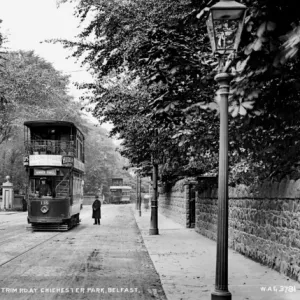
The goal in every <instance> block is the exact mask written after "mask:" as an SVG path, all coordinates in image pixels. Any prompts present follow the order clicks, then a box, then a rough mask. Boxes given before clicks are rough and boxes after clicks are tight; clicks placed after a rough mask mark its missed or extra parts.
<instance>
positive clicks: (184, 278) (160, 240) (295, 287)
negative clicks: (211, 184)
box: [132, 206, 300, 300]
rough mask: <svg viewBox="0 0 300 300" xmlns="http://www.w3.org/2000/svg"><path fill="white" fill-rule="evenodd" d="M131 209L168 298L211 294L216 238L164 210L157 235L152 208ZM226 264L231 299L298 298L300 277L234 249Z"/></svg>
mask: <svg viewBox="0 0 300 300" xmlns="http://www.w3.org/2000/svg"><path fill="white" fill-rule="evenodd" d="M132 209H133V211H134V216H135V219H136V222H137V224H138V227H139V229H140V232H141V234H142V237H143V239H144V243H145V246H146V248H147V250H148V252H149V254H150V257H151V259H152V261H153V263H154V266H155V269H156V271H157V272H158V273H159V276H160V279H161V282H162V285H163V288H164V291H165V293H166V295H167V298H168V300H194V299H195V300H196V299H197V300H209V299H211V292H212V291H213V290H214V283H215V267H216V242H215V241H212V240H210V239H208V238H206V237H204V236H202V235H200V234H198V233H196V232H195V230H194V229H189V228H185V227H183V226H182V225H180V224H178V223H175V222H173V221H172V220H171V219H169V218H166V217H164V216H163V215H161V214H158V229H159V235H149V228H150V209H149V210H147V211H145V210H144V209H143V210H142V216H139V213H138V211H136V210H135V207H134V206H132ZM228 266H229V272H228V281H229V287H228V288H229V291H230V292H231V293H232V300H269V299H272V300H299V299H300V283H298V282H296V281H294V280H292V279H289V278H288V277H286V276H285V275H283V274H280V273H278V272H276V271H274V270H272V269H270V268H268V267H266V266H263V265H260V264H259V263H257V262H254V261H252V260H251V259H248V258H247V257H245V256H243V255H241V254H239V253H238V252H236V251H234V250H232V249H229V251H228ZM263 289H265V291H263ZM281 289H284V290H285V291H281ZM276 290H277V291H276ZM290 290H292V291H290Z"/></svg>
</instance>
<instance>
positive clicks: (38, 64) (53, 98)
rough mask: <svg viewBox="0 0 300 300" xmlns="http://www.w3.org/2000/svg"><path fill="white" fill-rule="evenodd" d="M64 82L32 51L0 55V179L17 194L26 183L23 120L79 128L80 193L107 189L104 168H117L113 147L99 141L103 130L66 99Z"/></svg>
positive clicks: (104, 140)
mask: <svg viewBox="0 0 300 300" xmlns="http://www.w3.org/2000/svg"><path fill="white" fill-rule="evenodd" d="M68 84H69V78H68V77H67V76H64V75H62V74H61V73H60V72H59V71H57V70H55V68H54V67H53V66H52V64H51V63H49V62H47V61H45V60H44V59H42V58H40V57H39V56H37V55H36V54H35V53H34V52H32V51H18V52H7V53H6V55H5V60H4V62H3V76H2V77H1V82H0V90H1V91H2V92H3V95H4V97H5V101H6V102H5V107H4V109H3V110H2V113H1V121H2V122H3V121H4V120H6V121H7V124H9V126H7V127H6V128H7V130H9V131H8V132H4V130H1V133H2V136H3V137H4V135H5V139H4V138H3V139H2V140H1V139H0V142H2V143H0V178H2V180H4V177H5V176H7V175H10V176H11V178H12V182H13V183H14V186H15V188H16V189H17V190H18V189H19V190H21V191H23V192H24V190H25V186H26V183H27V180H26V175H25V171H24V168H23V155H24V134H23V122H24V121H28V120H68V121H71V122H74V123H75V124H76V125H78V126H79V127H80V128H81V129H82V131H83V132H84V134H85V136H86V152H85V153H86V165H87V174H86V178H85V183H86V187H85V192H88V191H89V192H92V193H95V192H96V191H97V188H98V187H100V185H101V184H102V185H105V182H107V183H106V185H107V184H108V182H109V180H110V177H111V175H112V174H111V173H110V172H109V170H121V163H120V162H119V161H118V155H116V153H115V150H114V148H115V147H114V145H113V144H112V142H111V141H110V140H108V138H107V137H105V135H106V131H105V130H103V129H101V128H99V127H95V126H94V125H93V124H90V122H89V121H88V120H87V119H86V118H84V117H83V115H82V112H81V110H80V108H81V105H80V103H77V102H75V101H74V99H72V97H70V96H69V95H68ZM0 129H2V128H0ZM0 137H1V135H0ZM104 142H105V145H104ZM105 157H106V158H105ZM99 160H102V161H103V160H106V164H107V165H106V166H105V167H103V166H101V165H98V164H95V161H97V162H98V161H99ZM101 167H102V169H101ZM94 175H95V176H94ZM106 188H107V186H106Z"/></svg>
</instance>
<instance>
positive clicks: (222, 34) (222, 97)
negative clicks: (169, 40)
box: [207, 0, 247, 300]
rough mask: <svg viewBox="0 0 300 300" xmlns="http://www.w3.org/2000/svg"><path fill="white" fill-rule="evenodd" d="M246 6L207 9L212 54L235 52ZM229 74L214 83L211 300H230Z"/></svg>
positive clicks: (226, 0) (225, 1) (226, 2)
mask: <svg viewBox="0 0 300 300" xmlns="http://www.w3.org/2000/svg"><path fill="white" fill-rule="evenodd" d="M246 9H247V8H246V6H245V5H243V4H241V3H238V2H236V1H231V0H220V1H219V2H218V3H216V4H215V5H213V6H212V7H211V8H210V13H209V17H208V20H207V31H208V35H209V38H210V42H211V47H212V52H213V53H214V54H215V53H218V54H219V55H220V66H223V65H224V62H223V60H224V57H225V56H226V55H228V54H232V53H235V51H237V48H238V45H239V42H240V38H241V33H242V30H243V25H244V19H245V14H246ZM231 79H232V75H230V74H228V73H227V72H226V71H224V70H222V69H221V72H219V73H218V74H217V75H216V77H215V80H216V81H217V82H218V84H219V89H218V92H217V93H218V96H219V97H218V105H219V108H220V144H219V183H218V224H217V226H218V227H217V257H216V279H215V290H214V291H213V292H212V294H211V299H212V300H221V299H222V300H231V293H230V292H229V290H228V94H229V88H230V81H231Z"/></svg>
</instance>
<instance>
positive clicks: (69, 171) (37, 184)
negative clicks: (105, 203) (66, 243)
mask: <svg viewBox="0 0 300 300" xmlns="http://www.w3.org/2000/svg"><path fill="white" fill-rule="evenodd" d="M24 140H25V156H24V166H25V168H26V171H27V174H28V189H27V194H26V201H27V204H28V218H27V219H28V223H30V224H31V228H32V229H33V230H34V231H36V230H58V231H61V230H68V229H70V228H72V227H73V226H76V225H77V224H79V222H80V217H79V214H80V210H81V208H82V202H83V176H84V136H83V134H82V132H81V131H80V130H79V128H77V127H76V126H75V125H74V123H72V122H66V121H27V122H24Z"/></svg>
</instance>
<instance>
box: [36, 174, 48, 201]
mask: <svg viewBox="0 0 300 300" xmlns="http://www.w3.org/2000/svg"><path fill="white" fill-rule="evenodd" d="M36 191H37V192H38V193H39V197H42V196H51V188H50V186H49V184H48V183H47V181H46V178H45V177H43V178H41V179H40V184H39V185H38V187H37V188H36Z"/></svg>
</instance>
